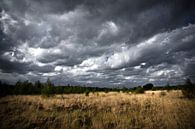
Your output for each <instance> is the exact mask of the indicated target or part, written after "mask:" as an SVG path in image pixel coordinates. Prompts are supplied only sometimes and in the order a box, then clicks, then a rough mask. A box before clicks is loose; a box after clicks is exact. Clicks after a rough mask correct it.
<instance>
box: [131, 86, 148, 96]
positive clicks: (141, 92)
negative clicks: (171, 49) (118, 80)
mask: <svg viewBox="0 0 195 129" xmlns="http://www.w3.org/2000/svg"><path fill="white" fill-rule="evenodd" d="M134 92H135V93H136V94H143V93H144V92H145V90H144V88H142V87H141V86H139V87H137V88H136V89H135V91H134Z"/></svg>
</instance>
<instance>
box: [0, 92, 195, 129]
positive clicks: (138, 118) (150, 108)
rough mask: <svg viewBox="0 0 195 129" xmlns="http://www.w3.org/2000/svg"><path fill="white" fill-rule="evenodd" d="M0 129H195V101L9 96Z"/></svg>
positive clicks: (158, 95) (160, 96)
mask: <svg viewBox="0 0 195 129" xmlns="http://www.w3.org/2000/svg"><path fill="white" fill-rule="evenodd" d="M0 106H1V111H0V123H3V124H1V125H0V128H1V129H8V128H10V129H11V128H16V129H17V128H18V129H22V128H37V129H38V128H49V129H53V128H56V129H71V128H72V129H76V128H78V129H81V128H83V129H84V128H85V129H87V128H89V129H112V128H115V129H193V128H195V122H194V120H195V100H188V99H184V98H182V94H181V91H170V92H167V91H147V92H146V93H145V94H132V93H117V92H109V93H103V92H98V93H90V94H89V96H85V95H84V94H69V95H55V96H54V97H52V98H43V97H41V96H7V97H4V98H1V99H0Z"/></svg>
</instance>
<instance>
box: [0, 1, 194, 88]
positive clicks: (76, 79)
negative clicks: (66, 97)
mask: <svg viewBox="0 0 195 129" xmlns="http://www.w3.org/2000/svg"><path fill="white" fill-rule="evenodd" d="M0 11H1V13H0V61H1V64H0V72H1V75H0V77H1V78H2V79H5V78H6V77H9V78H11V76H15V74H19V75H20V76H19V75H18V79H19V78H23V79H25V78H26V79H29V80H32V81H33V80H36V79H37V78H40V79H43V80H44V79H46V77H51V78H52V80H53V81H54V82H55V83H56V84H63V83H64V84H67V83H74V84H89V85H97V86H98V85H99V86H100V85H101V86H117V85H120V86H123V85H128V84H130V83H131V84H132V85H137V84H144V83H146V82H153V83H156V84H166V82H170V83H180V82H181V81H180V80H182V79H183V78H185V77H190V78H191V79H193V80H195V77H194V73H193V72H192V71H194V70H193V69H194V56H195V53H194V49H195V44H194V42H195V25H194V23H195V2H194V1H192V0H188V1H186V0H160V1H157V0H107V1H105V0H99V1H95V0H55V1H53V0H33V1H31V0H2V1H0ZM15 80H16V79H13V81H15ZM64 80H65V81H64Z"/></svg>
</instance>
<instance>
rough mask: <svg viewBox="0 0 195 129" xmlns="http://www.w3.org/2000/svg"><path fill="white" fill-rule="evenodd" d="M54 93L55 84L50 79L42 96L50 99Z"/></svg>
mask: <svg viewBox="0 0 195 129" xmlns="http://www.w3.org/2000/svg"><path fill="white" fill-rule="evenodd" d="M54 93H55V92H54V84H52V82H51V81H50V79H49V78H48V79H47V82H46V83H45V85H44V86H43V89H42V95H44V96H46V97H50V96H53V94H54Z"/></svg>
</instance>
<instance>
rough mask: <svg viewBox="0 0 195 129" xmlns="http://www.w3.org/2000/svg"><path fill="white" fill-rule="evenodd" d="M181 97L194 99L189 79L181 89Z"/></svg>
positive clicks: (194, 94) (194, 91)
mask: <svg viewBox="0 0 195 129" xmlns="http://www.w3.org/2000/svg"><path fill="white" fill-rule="evenodd" d="M182 93H183V96H184V97H186V98H189V99H191V98H194V97H195V87H194V85H193V84H192V82H191V80H190V79H187V80H186V84H185V85H184V86H183V88H182Z"/></svg>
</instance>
